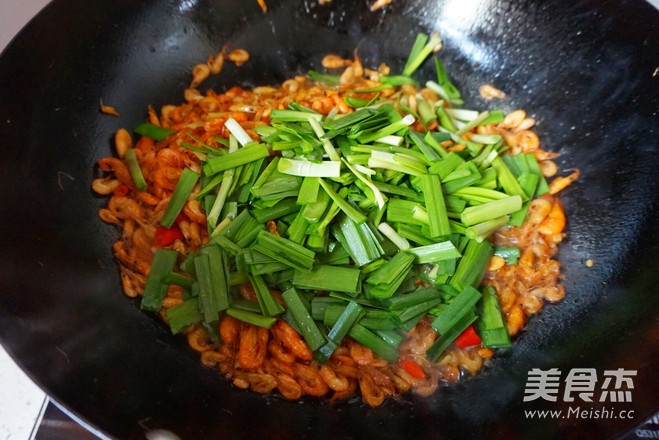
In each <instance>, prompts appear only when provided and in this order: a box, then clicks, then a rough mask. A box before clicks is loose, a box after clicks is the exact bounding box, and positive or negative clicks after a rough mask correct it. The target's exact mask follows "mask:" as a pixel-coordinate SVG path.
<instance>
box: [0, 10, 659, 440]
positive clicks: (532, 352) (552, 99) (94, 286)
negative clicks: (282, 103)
mask: <svg viewBox="0 0 659 440" xmlns="http://www.w3.org/2000/svg"><path fill="white" fill-rule="evenodd" d="M266 2H267V4H268V7H269V11H268V13H267V14H264V13H263V12H262V11H261V10H260V8H259V7H258V5H257V3H256V1H251V0H244V1H240V2H238V1H233V2H231V1H219V0H113V1H93V2H90V1H82V0H56V1H54V2H53V3H52V4H50V5H49V6H48V7H46V9H45V10H44V11H43V12H42V13H40V14H39V15H38V16H37V17H36V18H35V19H34V20H33V21H32V22H31V23H30V24H29V25H28V26H27V27H26V28H25V29H24V30H23V32H22V33H21V34H20V35H19V36H18V37H17V38H16V39H15V40H14V41H13V43H12V44H11V45H10V46H9V47H8V48H7V50H6V51H5V52H4V53H3V54H2V58H1V59H0V103H1V105H0V142H1V143H2V147H1V148H2V160H1V161H0V164H1V165H0V182H1V183H0V188H1V190H2V203H1V205H0V206H1V209H2V211H1V212H2V219H1V220H0V224H1V231H2V238H1V245H0V246H1V251H2V252H0V268H1V269H0V271H1V274H2V275H1V276H0V279H1V281H0V291H1V296H0V338H1V342H2V344H3V345H4V346H5V348H6V349H7V350H8V351H9V352H10V353H11V355H12V356H13V357H14V358H15V359H16V360H17V362H18V363H19V364H20V365H21V366H22V368H23V369H24V370H25V371H26V372H27V373H28V374H29V375H30V376H31V377H32V379H34V380H35V381H36V382H37V383H38V384H39V385H40V386H41V387H42V388H43V389H44V390H45V391H46V392H47V393H48V394H49V395H51V396H53V398H54V399H55V400H56V401H57V402H59V403H60V404H62V405H63V406H64V407H66V408H68V409H69V410H70V411H71V412H72V413H74V414H76V415H77V416H79V417H80V418H82V419H83V420H85V421H87V422H88V423H90V424H91V425H92V426H95V427H97V428H98V429H100V430H102V431H103V432H105V433H107V434H108V435H110V436H113V437H117V438H143V437H144V432H145V431H147V430H153V429H167V430H170V431H172V432H174V433H176V434H177V435H179V436H180V437H182V438H185V439H199V438H220V437H223V438H361V437H368V438H380V439H381V438H442V437H472V438H483V437H488V438H553V437H559V436H560V437H563V438H589V437H590V438H605V437H613V436H616V435H621V434H623V433H624V432H625V431H626V430H628V429H631V428H633V427H634V426H635V425H637V424H638V423H640V422H642V421H643V420H644V418H645V417H647V416H648V415H650V414H651V413H652V412H653V411H656V410H657V409H659V381H657V379H656V374H657V366H658V365H659V360H658V359H659V344H658V342H659V323H658V318H659V313H658V311H659V295H658V294H657V293H658V292H657V286H658V285H659V271H658V270H657V268H658V267H659V246H658V244H659V226H658V222H657V221H656V219H657V214H658V211H657V206H658V202H659V198H658V196H657V194H658V192H657V181H658V178H657V175H658V173H659V171H658V170H659V154H658V153H659V148H658V146H659V141H658V140H657V139H658V137H659V133H657V111H658V109H659V98H658V97H657V90H658V86H659V71H658V70H657V68H658V67H659V31H658V24H659V14H658V13H657V11H656V10H654V9H653V8H652V7H651V6H650V5H649V4H647V3H645V2H644V1H640V0H637V1H631V0H628V1H624V0H623V1H621V0H608V1H602V0H590V1H588V0H582V1H574V2H567V1H566V2H561V1H557V0H554V1H519V0H515V1H511V0H480V1H474V2H467V1H464V2H461V1H456V0H450V1H449V0H447V1H422V0H416V1H412V0H394V1H393V4H392V5H391V6H389V7H387V8H385V9H384V10H382V11H378V12H370V11H369V10H368V2H366V1H364V0H361V1H357V2H355V1H340V0H334V2H332V3H331V4H329V5H322V6H321V5H319V4H318V2H317V1H316V0H306V1H294V0H266ZM435 30H437V31H439V32H441V34H442V36H443V37H444V41H445V49H444V51H443V59H444V60H445V64H446V65H447V67H448V70H449V73H450V74H451V76H452V77H453V78H455V82H456V83H457V85H458V86H459V87H460V88H461V89H462V90H463V92H464V93H465V94H466V101H467V106H468V107H469V106H472V107H482V106H489V107H494V106H500V105H503V107H504V109H505V110H507V111H509V110H512V109H515V108H525V109H527V110H528V111H529V112H530V113H531V114H533V115H534V117H535V118H537V119H538V121H539V124H538V132H539V134H540V136H541V139H542V141H543V145H544V146H545V148H547V149H549V150H553V151H559V152H560V153H561V156H560V160H559V166H560V168H561V172H562V173H567V172H568V171H569V169H571V168H573V167H574V168H579V169H580V170H581V171H582V177H581V179H580V180H579V181H578V182H577V183H576V184H574V185H573V186H572V187H570V188H569V189H568V190H567V191H566V193H565V196H564V202H565V206H566V209H567V212H568V214H569V225H568V228H567V233H568V238H567V240H566V241H565V243H564V246H563V247H562V249H561V251H560V261H561V263H562V264H563V265H564V272H565V275H566V280H565V286H566V289H567V291H568V295H567V298H566V299H565V300H564V301H563V302H561V303H559V304H556V305H550V306H547V307H546V308H545V309H543V310H542V312H541V313H540V315H539V316H538V317H536V318H535V319H533V320H531V322H530V323H529V325H528V328H527V330H526V331H525V332H524V333H523V334H522V335H521V336H520V337H519V338H518V339H517V342H516V344H515V346H514V347H513V348H512V349H510V350H507V351H504V352H501V353H499V354H498V355H497V356H496V358H495V359H494V360H493V361H492V362H491V365H489V366H488V367H487V368H485V370H484V371H483V372H482V374H480V375H478V376H477V377H475V378H473V379H471V380H467V381H464V382H463V383H460V384H458V385H456V386H450V387H446V388H442V389H441V390H440V391H439V392H438V393H436V395H434V396H433V397H431V398H427V399H421V398H417V397H413V396H406V397H405V398H404V399H403V401H402V402H397V401H393V400H391V401H389V402H387V403H386V404H385V405H384V406H383V407H381V408H377V409H369V408H366V407H365V406H364V405H363V404H361V403H359V401H352V402H347V403H342V404H338V405H328V404H326V403H324V402H319V401H316V400H313V399H306V400H305V401H304V402H302V403H292V402H287V401H284V400H282V399H280V398H277V397H275V396H270V397H262V396H259V395H255V394H252V393H247V392H242V391H239V390H236V389H234V388H232V387H231V385H230V384H229V383H227V381H226V380H224V379H223V378H222V377H221V375H220V374H219V373H218V372H217V371H215V370H211V369H208V368H204V367H202V366H201V365H200V364H199V361H198V359H197V356H196V355H195V354H193V353H191V352H190V351H189V350H188V349H187V348H186V347H185V345H186V344H185V342H184V341H182V340H181V339H179V338H175V337H172V336H170V334H169V332H168V330H167V329H166V328H165V326H163V325H162V324H161V323H160V322H159V321H158V320H157V319H156V318H154V317H152V316H147V315H145V314H143V313H141V312H140V311H139V310H138V307H137V306H136V304H135V303H133V302H131V301H129V300H127V299H126V298H124V297H123V295H122V293H121V286H120V282H119V276H118V270H117V268H116V266H115V264H114V262H113V260H112V254H111V243H112V242H113V241H114V239H115V238H116V236H117V231H115V230H113V229H112V228H111V227H108V226H107V225H105V224H103V223H102V222H101V221H100V220H99V219H98V217H97V214H96V212H97V210H98V209H99V208H100V207H101V206H103V204H104V203H105V201H104V200H101V199H99V198H97V197H95V196H93V194H92V193H91V190H90V184H91V181H92V179H93V177H94V164H95V162H96V161H97V160H98V159H99V158H100V157H103V156H107V155H108V154H110V151H111V150H110V138H111V136H112V134H113V132H114V131H115V130H116V129H117V128H119V127H128V128H130V127H133V126H135V125H136V124H138V123H139V122H141V121H142V120H143V118H144V115H145V108H146V105H147V104H153V105H155V106H156V107H157V108H158V107H159V106H161V105H163V104H166V103H178V102H180V101H182V90H183V89H184V88H185V86H186V85H187V83H188V81H189V71H190V68H191V67H192V66H193V65H194V64H196V63H198V62H201V61H203V60H205V59H206V57H207V56H208V55H210V54H213V53H216V52H217V50H218V49H219V48H221V47H222V46H223V45H224V44H227V43H228V44H229V45H230V46H231V47H242V48H245V49H247V50H248V51H249V52H250V54H251V59H250V61H249V62H248V63H247V64H246V65H244V66H242V67H239V68H238V67H235V66H233V65H227V66H226V67H225V69H224V71H223V72H222V74H221V75H220V76H218V77H215V78H214V79H213V80H212V81H210V82H208V83H205V84H204V85H205V86H207V87H214V88H217V89H220V90H221V89H224V88H227V87H229V86H231V85H235V84H239V85H243V86H251V85H257V84H268V83H276V82H280V81H282V80H284V79H285V78H287V77H289V76H291V75H292V74H294V73H299V72H305V71H306V70H308V69H310V68H318V67H319V62H320V59H321V58H322V56H323V55H325V54H326V53H330V52H335V53H341V54H343V55H346V56H349V55H351V54H352V50H353V49H354V48H357V49H358V52H359V55H360V56H361V57H362V59H363V60H364V62H365V64H367V65H377V63H379V62H380V61H389V62H390V63H391V65H392V66H394V68H395V69H396V68H400V66H401V65H402V63H403V62H404V59H405V57H406V55H407V51H408V49H409V47H410V46H411V43H412V42H413V39H414V37H415V35H416V33H417V32H418V31H426V32H429V31H435ZM432 70H433V69H432V66H430V65H428V66H426V67H425V68H424V69H423V70H422V72H421V76H423V77H425V78H426V79H430V78H431V77H432V75H433V71H432ZM484 83H492V84H494V85H497V86H499V87H502V88H503V89H504V90H505V91H506V92H508V93H509V95H510V98H509V99H508V100H506V101H504V102H503V104H501V103H496V102H495V103H487V102H484V101H482V100H481V99H480V98H479V97H478V95H477V88H478V86H479V85H481V84H484ZM100 98H102V99H103V100H104V101H105V102H106V103H109V104H112V105H113V106H115V107H117V108H118V109H119V111H120V112H121V117H120V118H113V117H110V116H106V115H102V114H101V113H100V112H99V111H98V105H99V99H100ZM586 259H592V260H594V262H595V265H594V267H592V268H588V267H586V266H585V265H584V263H583V262H584V261H585V260H586ZM551 367H556V368H559V369H561V371H562V372H563V374H564V376H563V377H565V375H566V374H567V372H569V370H570V369H571V368H573V367H584V368H594V369H596V371H597V372H598V374H602V373H603V371H604V370H608V369H617V368H625V369H628V370H637V372H638V375H637V376H636V377H635V378H634V385H635V388H634V389H633V400H632V402H629V403H617V404H612V405H611V406H613V407H614V408H615V409H617V410H623V409H624V410H632V411H634V413H633V417H632V418H626V419H620V418H618V419H593V418H586V419H576V418H570V419H551V418H547V419H537V418H536V419H530V418H526V417H525V410H533V409H565V408H567V406H568V404H567V403H561V400H562V399H560V398H559V401H558V402H557V403H552V402H547V401H544V400H536V401H534V402H527V403H524V402H523V401H522V398H523V395H524V386H525V382H526V377H527V373H528V371H529V370H530V369H531V368H540V369H549V368H551ZM581 406H582V407H583V409H586V408H590V407H591V406H592V405H588V404H585V403H583V402H582V403H581ZM607 406H608V405H607Z"/></svg>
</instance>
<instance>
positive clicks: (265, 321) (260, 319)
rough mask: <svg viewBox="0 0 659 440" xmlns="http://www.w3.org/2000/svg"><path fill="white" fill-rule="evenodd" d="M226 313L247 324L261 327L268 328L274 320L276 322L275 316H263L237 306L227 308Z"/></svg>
mask: <svg viewBox="0 0 659 440" xmlns="http://www.w3.org/2000/svg"><path fill="white" fill-rule="evenodd" d="M227 315H229V316H232V317H234V318H236V319H238V320H240V321H243V322H246V323H247V324H252V325H255V326H257V327H263V328H270V327H272V326H273V325H274V324H275V322H277V318H273V317H272V316H263V315H261V314H258V313H254V312H250V311H247V310H241V309H237V308H229V309H227Z"/></svg>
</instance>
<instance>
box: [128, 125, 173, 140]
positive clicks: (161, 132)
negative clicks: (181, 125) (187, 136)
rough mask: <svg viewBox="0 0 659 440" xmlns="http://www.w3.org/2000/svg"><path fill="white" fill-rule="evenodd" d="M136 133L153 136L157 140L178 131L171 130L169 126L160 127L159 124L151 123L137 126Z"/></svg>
mask: <svg viewBox="0 0 659 440" xmlns="http://www.w3.org/2000/svg"><path fill="white" fill-rule="evenodd" d="M133 131H135V133H137V134H139V135H142V136H146V137H148V138H151V139H153V140H155V141H162V140H164V139H166V138H167V137H168V136H169V135H172V134H174V133H176V131H175V130H170V129H168V128H164V127H160V126H158V125H153V124H149V123H144V124H140V125H138V126H137V127H135V130H133Z"/></svg>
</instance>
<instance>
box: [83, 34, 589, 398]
mask: <svg viewBox="0 0 659 440" xmlns="http://www.w3.org/2000/svg"><path fill="white" fill-rule="evenodd" d="M440 47H441V41H440V40H439V38H438V37H436V36H433V37H430V38H429V37H428V36H425V35H420V36H419V37H418V38H417V41H416V43H415V44H414V47H413V49H412V51H411V54H410V57H409V60H408V61H407V63H406V65H405V66H404V68H403V71H402V73H401V74H400V75H391V74H390V69H389V67H388V66H386V65H384V64H383V65H380V66H379V67H378V68H377V69H368V68H365V67H364V66H362V63H361V61H360V60H359V58H358V57H355V59H352V60H347V59H343V58H341V57H338V56H335V55H332V56H328V57H326V58H325V59H324V60H323V65H324V66H326V67H327V68H329V69H341V71H340V73H338V74H337V75H329V74H324V73H318V72H310V74H309V76H296V77H294V78H291V79H289V80H287V81H285V82H284V83H283V84H281V85H280V86H272V87H271V86H262V87H256V88H254V89H253V90H245V89H242V88H240V87H233V88H230V89H229V90H227V91H225V92H223V93H216V92H214V91H212V90H209V91H207V92H206V93H205V94H201V93H200V92H198V91H197V87H198V86H199V85H200V84H201V82H202V81H203V80H204V79H205V78H206V77H208V75H209V74H211V73H215V72H219V70H220V69H221V63H222V62H223V60H224V59H225V57H226V59H229V60H231V61H233V62H234V63H242V62H245V61H247V60H248V58H249V54H248V53H247V52H246V51H243V50H237V51H232V52H229V53H228V54H225V53H224V51H223V52H221V53H220V54H219V55H218V56H216V57H211V58H209V60H208V63H207V64H206V65H199V66H205V67H199V66H196V67H195V69H194V71H193V81H192V83H191V86H190V89H188V91H186V102H185V103H184V104H181V105H178V106H173V105H168V106H165V107H163V108H162V109H161V110H160V111H159V112H157V111H156V110H155V109H153V108H149V111H148V115H149V117H148V122H147V123H144V124H142V125H140V126H138V127H137V128H136V129H135V133H137V134H138V135H139V137H138V139H137V142H135V143H134V144H133V139H132V137H131V135H130V133H129V132H128V131H126V130H123V129H122V130H119V131H118V132H117V133H116V136H115V146H116V156H113V157H106V158H103V159H101V160H100V161H99V163H98V166H99V168H100V170H101V171H103V172H104V175H103V176H102V177H99V178H97V179H96V180H95V181H94V183H93V189H94V191H95V192H97V193H98V194H102V195H107V196H109V201H108V204H107V207H105V208H103V209H101V210H100V212H99V215H100V217H101V218H102V219H103V220H104V221H105V222H107V223H111V224H114V225H116V226H118V227H119V228H120V230H121V234H120V237H119V239H118V240H117V241H116V243H115V244H114V246H113V250H114V255H115V257H116V259H117V261H118V263H119V269H120V271H121V280H122V284H123V290H124V292H125V293H126V295H127V296H129V297H133V298H141V299H140V305H141V308H142V309H143V310H146V311H151V312H156V313H158V314H159V315H160V316H161V317H162V319H163V321H164V322H166V323H167V324H168V325H169V327H170V328H171V331H172V332H173V333H175V334H176V333H183V334H185V336H186V337H187V341H188V344H189V345H190V347H191V348H192V349H193V350H195V351H197V352H199V353H200V356H201V362H202V363H203V364H204V365H206V366H209V367H215V368H218V369H219V370H220V371H221V372H222V374H224V375H225V376H226V377H227V378H228V379H229V380H231V381H232V383H233V385H235V386H236V387H238V388H244V389H251V390H253V391H255V392H258V393H269V392H271V391H273V390H275V389H276V390H277V391H278V392H279V393H280V394H281V395H282V396H283V397H284V398H286V399H291V400H296V399H299V398H301V397H303V396H313V397H328V398H329V399H330V400H332V401H336V400H342V399H346V398H348V397H351V396H355V395H361V398H362V399H363V401H364V402H365V403H366V404H368V405H370V406H373V407H376V406H379V405H381V404H382V403H383V402H384V401H385V399H387V398H388V397H396V396H399V395H401V394H402V393H406V392H408V391H412V392H414V393H417V394H420V395H423V396H427V395H430V394H432V393H433V392H434V391H435V390H436V389H437V387H438V386H439V385H440V384H442V383H448V382H455V381H457V380H458V379H460V378H461V377H462V376H464V375H470V374H473V373H475V372H477V371H478V370H479V369H480V368H481V367H482V366H483V363H484V361H486V360H487V359H489V358H490V357H492V356H493V354H494V350H496V349H501V348H506V347H510V345H511V342H510V337H511V336H515V335H516V334H518V333H519V332H520V331H521V330H522V329H523V328H524V326H525V324H526V321H527V319H528V318H529V317H530V316H532V315H534V314H535V313H537V312H538V311H539V310H540V309H541V308H542V307H543V304H544V303H545V302H546V301H548V302H556V301H560V300H561V299H562V298H563V297H564V296H565V290H564V288H563V286H562V285H561V284H560V277H561V274H560V264H559V263H558V262H557V261H556V260H554V259H553V257H554V256H555V254H556V252H557V250H558V244H559V243H560V242H561V240H562V239H563V237H564V233H563V230H564V227H565V223H566V217H565V213H564V210H563V205H562V204H561V201H560V199H559V197H558V195H557V193H558V192H559V191H560V190H561V189H563V188H565V187H566V186H567V185H568V184H569V183H570V182H571V181H572V180H574V179H575V178H576V177H577V176H578V173H577V172H575V173H573V174H572V175H570V176H567V177H555V176H556V175H557V173H558V170H557V167H556V165H555V163H554V162H552V159H553V158H554V157H555V156H556V154H555V153H550V152H547V151H545V150H543V149H542V148H541V147H540V140H539V138H538V135H537V134H536V133H535V132H534V131H533V127H534V125H535V120H534V119H532V118H530V117H527V115H526V113H525V112H524V111H523V110H517V111H514V112H511V113H509V114H507V115H505V114H504V113H503V111H500V110H490V111H483V112H478V111H474V110H469V109H465V108H462V104H463V102H462V99H461V96H460V92H459V91H458V89H457V88H456V87H455V86H454V85H453V83H452V82H451V81H450V80H449V78H448V75H447V74H446V71H445V69H444V67H443V66H442V64H441V63H440V62H439V60H435V63H436V67H437V80H436V81H428V82H426V83H425V84H424V85H423V86H421V85H420V84H419V83H418V82H417V81H416V80H415V79H414V78H413V77H412V76H413V74H414V72H415V71H416V70H417V69H418V68H419V66H420V65H421V64H422V63H423V62H424V60H425V59H426V58H427V57H428V56H430V55H431V54H432V52H433V51H434V50H437V49H439V48H440ZM218 59H219V60H220V61H218ZM483 93H485V95H487V97H488V98H493V97H496V98H502V97H505V94H503V92H501V91H500V90H498V89H495V88H494V87H492V86H488V88H486V89H484V92H483ZM552 177H553V180H552V181H551V182H548V181H547V180H546V179H547V178H552Z"/></svg>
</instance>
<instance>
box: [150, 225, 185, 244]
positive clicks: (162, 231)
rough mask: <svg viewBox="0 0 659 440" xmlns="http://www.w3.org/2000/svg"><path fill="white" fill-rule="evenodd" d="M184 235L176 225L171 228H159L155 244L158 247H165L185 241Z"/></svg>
mask: <svg viewBox="0 0 659 440" xmlns="http://www.w3.org/2000/svg"><path fill="white" fill-rule="evenodd" d="M183 238H184V237H183V233H182V232H181V230H180V229H179V227H178V226H176V225H174V226H172V227H171V228H165V227H164V226H158V228H157V229H156V235H155V237H154V240H153V244H154V245H155V246H156V247H164V246H167V245H170V244H172V243H174V242H175V241H176V240H183Z"/></svg>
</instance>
